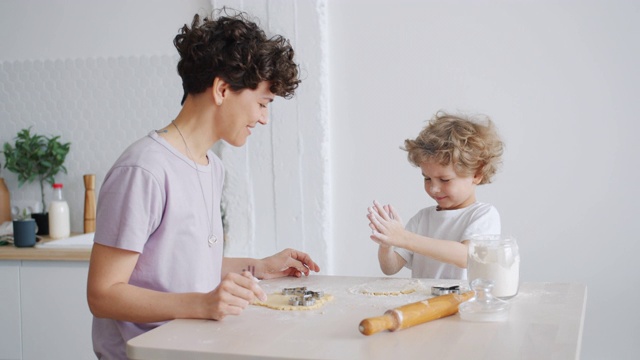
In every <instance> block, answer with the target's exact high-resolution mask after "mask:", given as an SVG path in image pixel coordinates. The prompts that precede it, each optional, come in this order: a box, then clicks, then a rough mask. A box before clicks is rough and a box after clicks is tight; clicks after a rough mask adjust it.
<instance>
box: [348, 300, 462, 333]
mask: <svg viewBox="0 0 640 360" xmlns="http://www.w3.org/2000/svg"><path fill="white" fill-rule="evenodd" d="M473 294H474V292H473V291H467V292H465V293H463V294H447V295H440V296H436V297H433V298H431V299H428V300H424V301H418V302H415V303H411V304H407V305H404V306H401V307H398V308H395V309H392V310H387V311H386V312H385V313H384V315H382V316H378V317H374V318H369V319H364V320H362V321H361V322H360V327H359V329H360V332H361V333H362V334H364V335H373V334H375V333H377V332H380V331H383V330H389V331H396V330H401V329H406V328H408V327H411V326H414V325H419V324H422V323H425V322H427V321H431V320H436V319H440V318H443V317H446V316H449V315H453V314H455V313H457V312H458V305H460V304H461V303H463V302H465V301H467V300H469V299H471V298H472V297H473Z"/></svg>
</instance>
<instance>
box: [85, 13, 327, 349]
mask: <svg viewBox="0 0 640 360" xmlns="http://www.w3.org/2000/svg"><path fill="white" fill-rule="evenodd" d="M174 45H175V46H176V48H177V49H178V52H179V54H180V61H179V63H178V73H179V75H180V76H181V78H182V82H183V88H184V97H183V99H182V105H183V107H182V109H181V111H180V112H179V114H178V116H177V117H176V118H175V119H174V120H173V121H171V122H170V123H169V124H167V125H166V126H165V127H164V128H163V129H160V130H156V131H152V132H151V133H149V135H148V136H146V137H144V138H142V139H140V140H138V141H137V142H135V143H134V144H132V145H131V146H130V147H129V148H128V149H126V150H125V152H124V153H123V154H122V155H121V157H120V158H119V159H118V160H117V161H116V163H115V164H114V165H113V167H112V168H111V170H110V171H109V172H108V173H107V175H106V177H105V180H104V183H103V185H102V187H101V190H100V197H99V202H98V209H97V222H96V234H95V240H94V241H95V244H94V246H93V250H92V253H91V261H90V266H89V278H88V288H87V293H88V302H89V307H90V309H91V312H92V313H93V315H94V322H93V343H94V351H95V353H96V355H97V356H98V357H99V358H103V359H120V358H122V359H125V358H126V355H125V346H126V342H127V341H128V340H129V339H131V338H133V337H135V336H137V335H140V334H142V333H143V332H145V331H148V330H150V329H152V328H154V327H156V326H158V325H160V324H161V323H162V322H165V321H168V320H171V319H177V318H197V319H214V320H221V319H223V318H224V317H225V316H227V315H239V314H240V313H241V312H242V311H243V309H244V308H245V307H246V306H248V304H249V303H250V302H251V301H254V300H255V299H256V298H257V299H261V300H264V299H266V295H265V293H264V292H263V291H262V289H261V288H260V287H259V285H258V283H257V281H256V280H255V278H254V276H253V275H255V276H256V277H258V278H262V279H269V278H274V277H281V276H297V277H300V276H302V274H305V275H308V274H309V271H315V272H317V271H319V270H320V268H319V267H318V265H317V264H316V263H315V262H314V261H313V260H312V259H311V258H310V257H309V256H308V255H307V254H305V253H303V252H300V251H296V250H292V249H287V250H284V251H282V252H280V253H278V254H275V255H273V256H271V257H268V258H265V259H260V260H258V259H249V258H224V257H223V255H222V250H223V244H222V242H223V241H222V238H223V229H222V220H221V215H220V198H221V192H222V184H223V181H224V169H223V165H222V163H221V161H220V159H219V158H218V157H216V156H215V154H213V152H212V151H211V150H210V148H211V147H212V146H213V144H214V143H215V142H216V141H218V140H224V141H226V142H227V143H229V144H231V145H234V146H242V145H244V143H245V142H246V140H247V137H248V136H249V135H250V134H251V129H253V128H254V127H255V126H256V125H257V124H262V125H265V124H267V121H268V119H267V115H268V105H269V103H271V102H272V101H273V99H274V98H275V96H282V97H285V98H289V97H291V96H292V95H293V93H294V90H295V89H296V88H297V86H298V84H299V83H300V80H299V79H298V71H297V65H296V64H295V62H294V61H293V55H294V52H293V49H292V48H291V46H290V45H289V42H288V41H287V40H286V39H284V38H282V37H280V36H275V37H273V38H270V39H268V38H267V37H266V36H265V34H264V32H263V31H262V30H261V29H260V28H259V27H258V26H257V25H256V24H255V23H253V22H251V21H249V20H248V19H246V16H245V15H244V14H242V13H240V14H235V15H228V14H226V12H225V14H221V16H219V17H218V18H217V19H208V18H204V19H203V20H202V21H201V19H200V17H199V16H198V15H196V16H195V17H194V19H193V22H192V24H191V27H190V28H189V27H188V26H187V25H185V26H184V27H183V28H182V29H181V30H180V32H179V34H178V35H177V36H176V38H175V39H174ZM245 269H252V270H254V271H252V273H253V275H252V274H251V273H249V272H247V271H244V270H245Z"/></svg>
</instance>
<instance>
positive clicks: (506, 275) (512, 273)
mask: <svg viewBox="0 0 640 360" xmlns="http://www.w3.org/2000/svg"><path fill="white" fill-rule="evenodd" d="M467 276H468V278H469V283H471V282H473V281H474V280H475V279H485V280H491V281H493V284H494V287H493V295H494V296H495V297H497V298H500V299H510V298H512V297H514V296H516V295H517V294H518V288H519V286H520V252H519V249H518V243H517V241H516V239H515V238H514V237H510V236H502V235H473V236H472V237H471V240H470V242H469V252H468V257H467Z"/></svg>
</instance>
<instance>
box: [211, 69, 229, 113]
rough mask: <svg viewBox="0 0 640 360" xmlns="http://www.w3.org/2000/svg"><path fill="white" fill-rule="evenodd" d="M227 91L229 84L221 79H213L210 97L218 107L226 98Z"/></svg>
mask: <svg viewBox="0 0 640 360" xmlns="http://www.w3.org/2000/svg"><path fill="white" fill-rule="evenodd" d="M228 90H229V84H228V83H227V82H226V81H224V80H223V79H221V78H219V77H217V76H216V78H215V79H213V87H212V88H211V95H212V96H213V102H214V103H215V104H216V105H218V106H220V105H222V102H223V101H224V98H225V97H226V96H227V93H228Z"/></svg>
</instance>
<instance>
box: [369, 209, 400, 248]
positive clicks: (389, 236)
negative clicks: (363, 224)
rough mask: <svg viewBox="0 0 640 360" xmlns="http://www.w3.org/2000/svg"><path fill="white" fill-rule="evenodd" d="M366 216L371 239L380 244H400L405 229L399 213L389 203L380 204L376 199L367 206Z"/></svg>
mask: <svg viewBox="0 0 640 360" xmlns="http://www.w3.org/2000/svg"><path fill="white" fill-rule="evenodd" d="M368 212H369V213H368V214H367V218H368V219H369V227H370V228H371V230H372V234H371V236H370V238H371V240H373V241H375V242H376V243H378V244H380V245H381V246H400V245H401V244H402V240H403V238H404V235H405V232H406V230H405V229H404V225H403V223H402V219H401V218H400V215H399V214H398V212H397V211H396V209H395V208H394V207H393V206H391V205H384V206H383V205H381V204H380V203H378V202H377V201H374V202H373V206H371V207H369V208H368Z"/></svg>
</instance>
